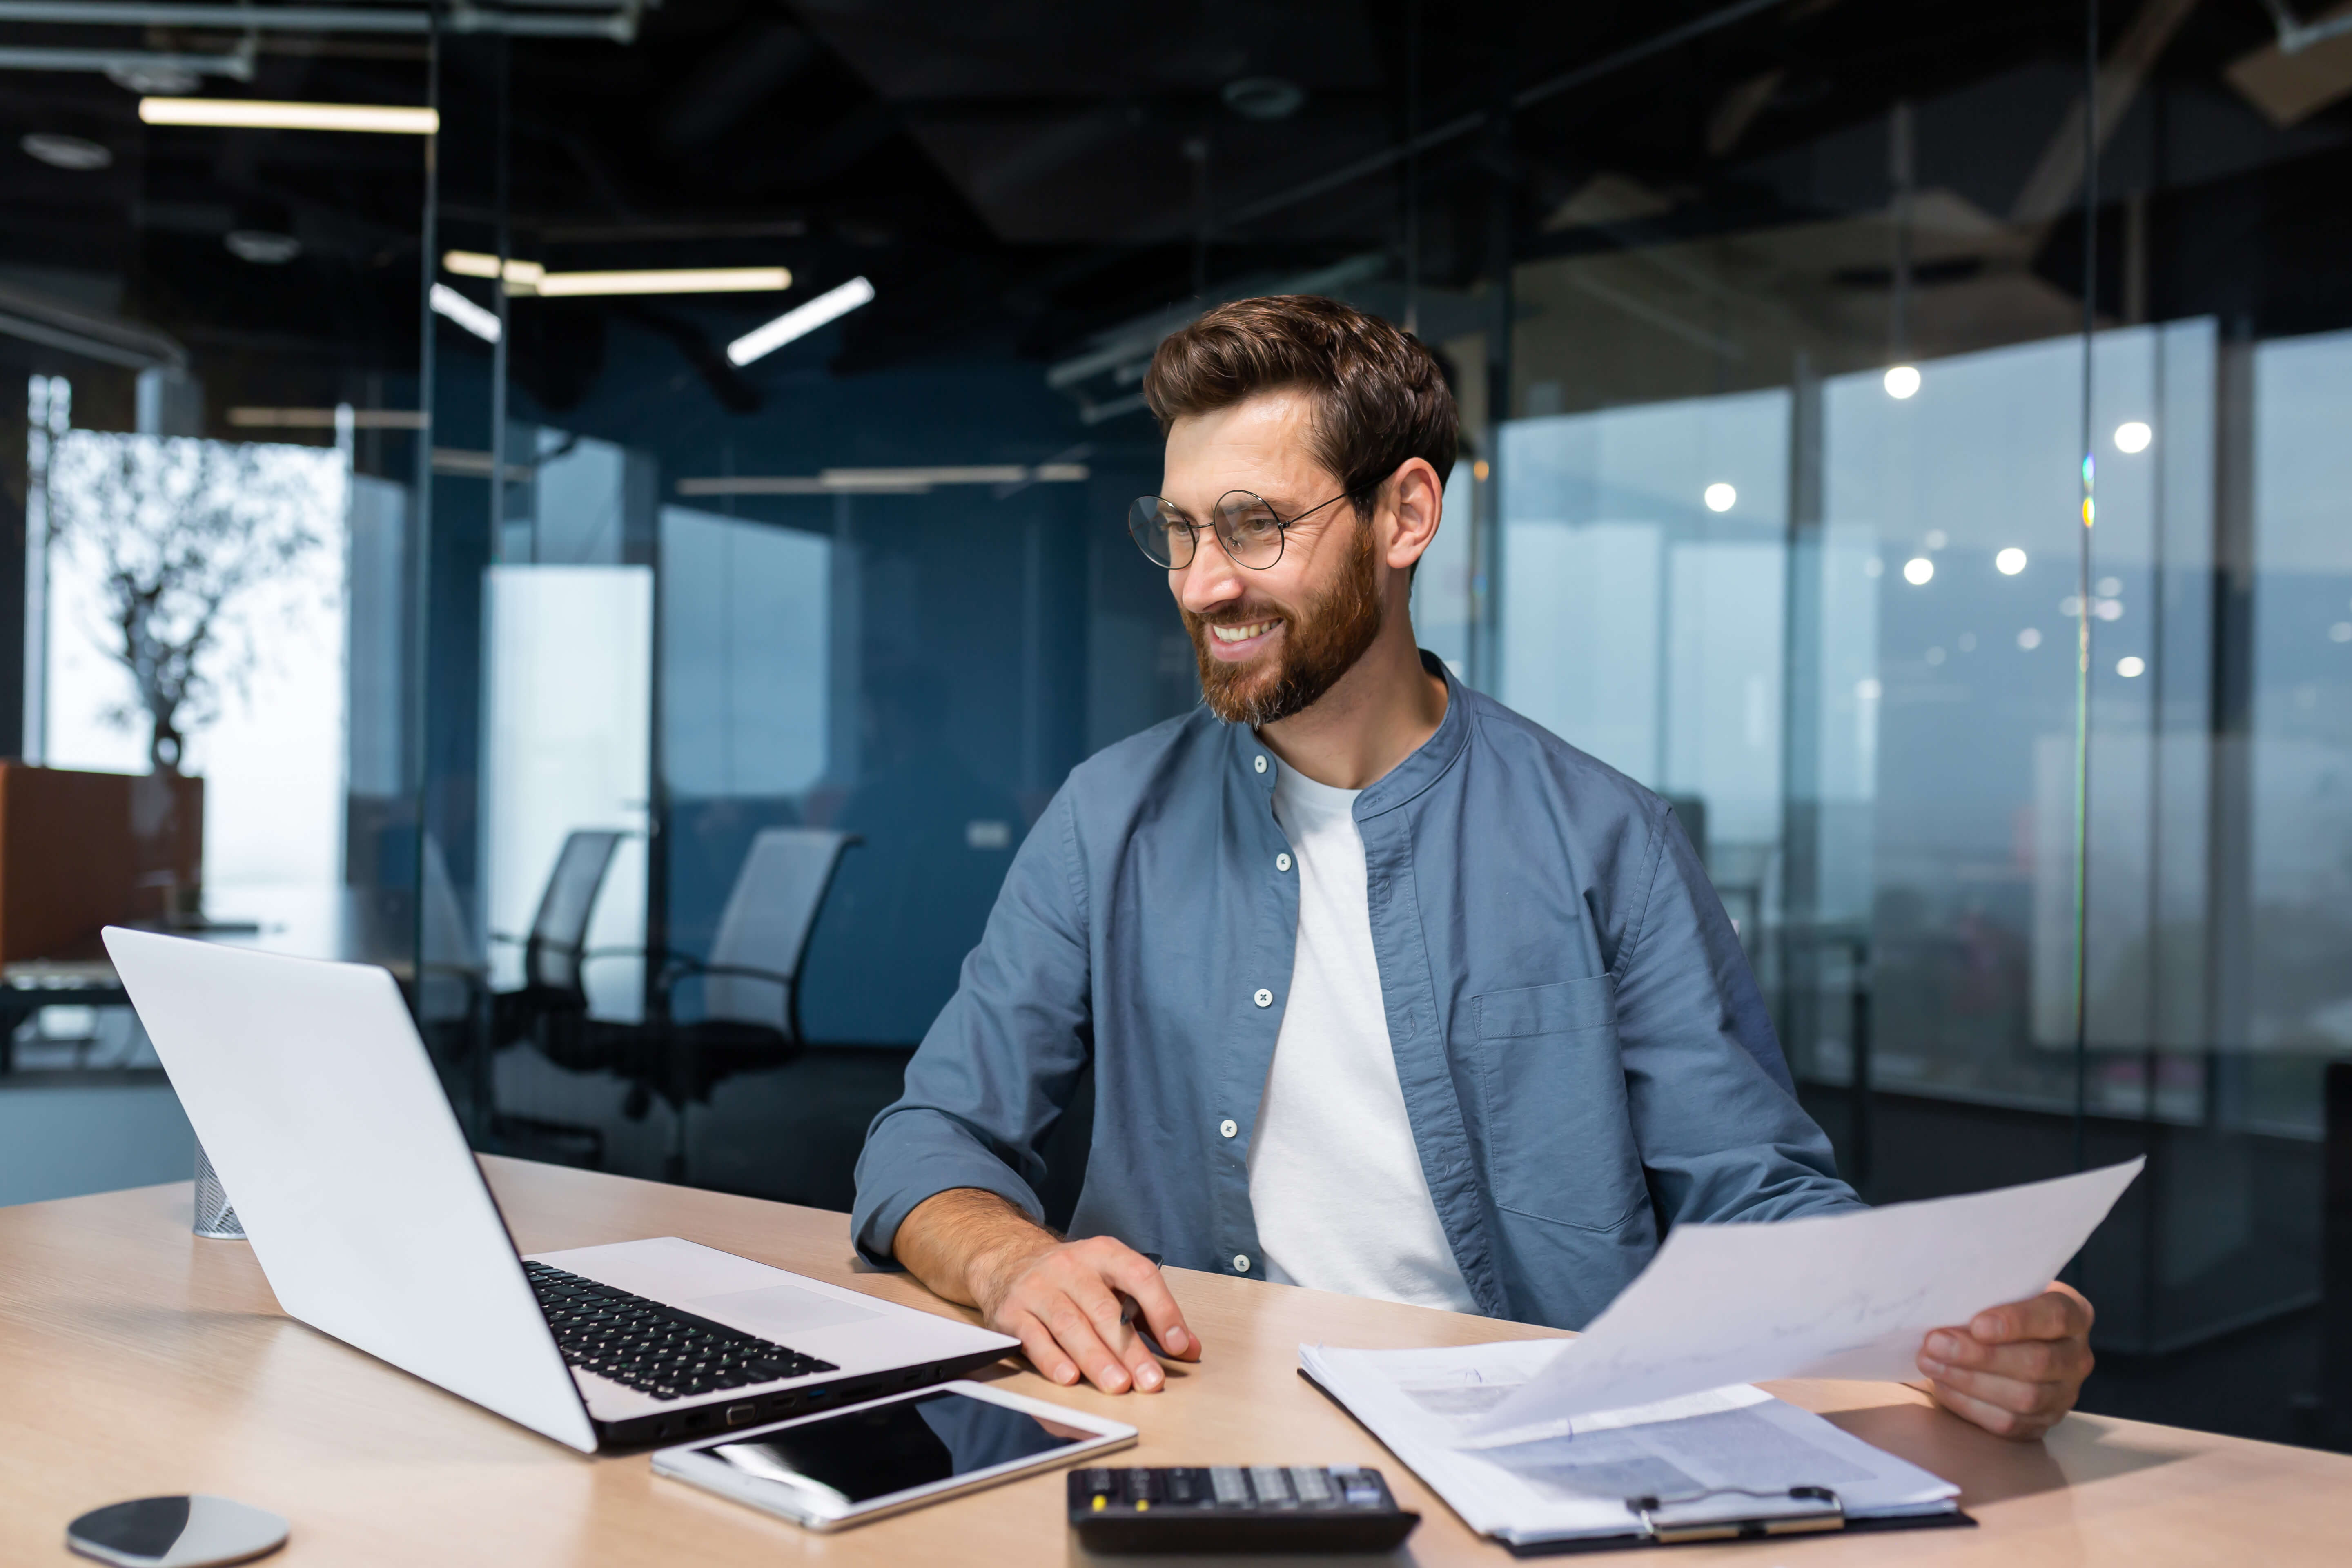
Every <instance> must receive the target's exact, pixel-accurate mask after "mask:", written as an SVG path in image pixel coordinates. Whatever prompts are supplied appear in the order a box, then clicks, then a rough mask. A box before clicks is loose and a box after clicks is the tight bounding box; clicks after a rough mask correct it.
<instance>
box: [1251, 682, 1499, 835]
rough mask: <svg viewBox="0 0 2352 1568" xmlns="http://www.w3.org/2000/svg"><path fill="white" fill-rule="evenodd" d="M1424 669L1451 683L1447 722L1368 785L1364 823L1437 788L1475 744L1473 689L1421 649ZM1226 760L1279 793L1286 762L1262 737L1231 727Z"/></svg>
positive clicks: (1359, 808)
mask: <svg viewBox="0 0 2352 1568" xmlns="http://www.w3.org/2000/svg"><path fill="white" fill-rule="evenodd" d="M1421 665H1422V668H1423V669H1426V670H1428V671H1429V673H1430V674H1432V675H1434V676H1436V677H1437V678H1438V679H1441V680H1443V681H1444V682H1445V717H1444V718H1443V719H1441V720H1439V721H1438V724H1437V732H1436V733H1435V734H1433V735H1432V736H1430V738H1429V739H1428V740H1426V741H1423V742H1422V743H1421V744H1420V745H1419V746H1416V747H1415V748H1413V750H1412V752H1411V754H1409V755H1408V756H1407V757H1406V758H1405V759H1404V761H1402V762H1401V763H1398V764H1397V765H1396V766H1394V767H1392V768H1391V769H1390V770H1389V771H1388V772H1387V773H1384V774H1382V775H1381V777H1379V778H1377V779H1375V780H1373V781H1372V782H1371V783H1370V784H1368V785H1366V786H1365V788H1364V790H1363V793H1362V794H1361V795H1358V796H1357V797H1356V816H1357V819H1358V820H1359V821H1360V820H1362V819H1363V818H1365V817H1367V816H1374V815H1376V814H1378V813H1380V812H1383V811H1389V810H1392V809H1394V808H1395V807H1397V806H1400V805H1404V804H1405V803H1406V802H1407V801H1409V800H1412V798H1413V797H1414V796H1416V795H1419V794H1421V792H1422V791H1423V790H1425V789H1427V788H1428V787H1429V786H1430V785H1431V784H1435V783H1436V782H1437V781H1438V779H1439V777H1440V776H1442V775H1443V774H1444V772H1445V770H1446V769H1447V768H1449V767H1451V766H1453V765H1454V758H1456V757H1458V756H1460V755H1461V754H1462V748H1463V747H1464V746H1465V745H1467V744H1469V743H1470V715H1469V711H1468V698H1469V689H1468V688H1467V687H1465V686H1464V685H1463V684H1462V683H1461V682H1460V681H1458V680H1456V679H1454V672H1453V671H1452V670H1450V669H1448V668H1445V661H1444V659H1441V658H1438V657H1437V656H1436V655H1435V654H1433V653H1432V652H1430V651H1429V650H1428V649H1427V648H1423V649H1422V650H1421ZM1225 732H1226V755H1227V757H1228V758H1229V759H1230V762H1231V765H1232V766H1233V767H1234V768H1237V769H1239V770H1240V772H1241V773H1242V775H1243V777H1244V778H1246V779H1247V780H1249V781H1250V782H1251V783H1252V784H1256V785H1257V786H1258V789H1259V790H1260V791H1261V792H1262V793H1263V794H1265V795H1269V796H1271V795H1273V794H1274V784H1275V780H1276V778H1277V777H1278V776H1279V775H1280V773H1281V770H1282V760H1281V759H1280V758H1278V757H1276V755H1275V754H1274V749H1273V748H1272V747H1270V746H1268V745H1267V744H1266V743H1265V742H1264V741H1262V740H1260V739H1258V736H1257V732H1256V731H1254V730H1252V729H1251V728H1250V727H1249V726H1248V725H1246V724H1228V725H1226V726H1225Z"/></svg>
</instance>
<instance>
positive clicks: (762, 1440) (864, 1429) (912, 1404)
mask: <svg viewBox="0 0 2352 1568" xmlns="http://www.w3.org/2000/svg"><path fill="white" fill-rule="evenodd" d="M1134 1441H1135V1428H1134V1427H1132V1426H1125V1425H1122V1424H1121V1423H1119V1422H1117V1421H1106V1420H1104V1419H1103V1418H1102V1417H1100V1416H1098V1415H1086V1414H1084V1413H1082V1412H1080V1411H1076V1410H1065V1409H1063V1408H1062V1407H1061V1406H1060V1405H1047V1404H1045V1402H1044V1401H1042V1400H1036V1399H1027V1398H1024V1397H1023V1396H1022V1395H1020V1394H1005V1393H1003V1392H1001V1391H999V1390H997V1389H994V1388H991V1387H989V1386H988V1385H987V1384H979V1383H965V1382H961V1381H958V1382H954V1383H942V1384H938V1385H936V1386H934V1387H931V1388H925V1389H919V1390H916V1391H914V1392H912V1393H908V1394H892V1395H891V1396H890V1397H889V1398H887V1399H876V1400H871V1401H868V1402H867V1403H866V1404H863V1405H845V1406H843V1407H842V1408H841V1409H839V1410H834V1411H828V1412H826V1413H825V1414H824V1415H803V1416H802V1417H800V1418H799V1419H798V1420H794V1421H782V1422H778V1423H777V1424H776V1425H774V1426H758V1427H753V1428H751V1429H750V1430H748V1431H743V1432H733V1433H730V1434H728V1435H727V1436H723V1437H708V1438H704V1439H703V1440H701V1441H699V1442H695V1443H684V1444H680V1445H679V1446H678V1447H674V1448H664V1449H661V1450H660V1451H659V1452H657V1453H656V1454H655V1455H654V1470H655V1473H656V1474H657V1475H664V1476H668V1477H670V1478H671V1479H674V1480H681V1481H687V1482H690V1483H691V1484H693V1485H695V1486H698V1487H702V1488H705V1489H709V1490H710V1491H714V1492H717V1493H718V1494H719V1496H721V1497H725V1498H732V1499H733V1500H735V1501H737V1502H740V1503H748V1504H750V1505H751V1507H753V1508H756V1509H759V1510H762V1511H763V1512H767V1513H772V1514H775V1515H776V1516H778V1517H779V1518H782V1519H789V1520H791V1521H793V1523H795V1524H800V1525H805V1526H807V1527H808V1528H809V1529H811V1530H840V1529H844V1528H845V1527H846V1526H849V1525H853V1524H863V1523H865V1522H866V1521H867V1520H869V1519H879V1518H881V1517H882V1516H883V1515H884V1514H887V1513H898V1512H900V1511H902V1510H906V1509H910V1508H919V1507H921V1506H922V1505H923V1504H925V1503H927V1502H932V1501H936V1500H939V1499H940V1498H945V1497H953V1496H955V1495H956V1494H957V1493H958V1492H968V1491H971V1490H973V1489H977V1488H980V1487H985V1486H992V1485H993V1484H994V1483H996V1482H998V1481H1002V1480H1007V1479H1011V1478H1013V1477H1014V1476H1019V1475H1025V1474H1027V1473H1028V1472H1029V1471H1031V1470H1039V1469H1047V1468H1054V1467H1056V1466H1061V1465H1066V1464H1069V1463H1070V1462H1071V1461H1073V1460H1075V1459H1079V1458H1086V1457H1088V1456H1091V1455H1095V1454H1101V1453H1108V1451H1110V1450H1111V1449H1114V1448H1124V1447H1127V1446H1128V1445H1129V1444H1130V1443H1133V1442H1134Z"/></svg>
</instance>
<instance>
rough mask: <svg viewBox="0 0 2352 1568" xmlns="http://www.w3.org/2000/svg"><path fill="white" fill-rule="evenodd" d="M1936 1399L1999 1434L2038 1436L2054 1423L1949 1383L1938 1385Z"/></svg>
mask: <svg viewBox="0 0 2352 1568" xmlns="http://www.w3.org/2000/svg"><path fill="white" fill-rule="evenodd" d="M1935 1394H1936V1402H1937V1404H1939V1405H1942V1406H1943V1407H1944V1408H1945V1409H1947V1410H1949V1411H1950V1412H1951V1413H1952V1414H1953V1415H1958V1416H1959V1417H1960V1418H1961V1419H1962V1420H1965V1421H1972V1422H1974V1423H1976V1425H1978V1426H1981V1427H1983V1428H1984V1429H1985V1430H1986V1431H1988V1432H1990V1433H1991V1434H1992V1435H1993V1436H1996V1437H2016V1438H2025V1437H2036V1436H2041V1435H2042V1433H2043V1432H2045V1431H2048V1430H2049V1428H2050V1423H2048V1422H2046V1421H2039V1420H2036V1419H2034V1418H2032V1417H2030V1416H2025V1415H2019V1414H2018V1413H2017V1412H2016V1411H2014V1410H2006V1409H2003V1408H2002V1407H2001V1406H2000V1405H1993V1404H1990V1403H1988V1402H1987V1401H1985V1400H1981V1399H1978V1398H1976V1397H1974V1396H1973V1395H1970V1394H1963V1393H1961V1392H1959V1391H1958V1389H1955V1388H1952V1387H1950V1386H1949V1385H1948V1384H1943V1383H1937V1384H1936V1385H1935Z"/></svg>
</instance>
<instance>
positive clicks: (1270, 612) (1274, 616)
mask: <svg viewBox="0 0 2352 1568" xmlns="http://www.w3.org/2000/svg"><path fill="white" fill-rule="evenodd" d="M1184 618H1185V619H1186V620H1189V621H1191V622H1192V623H1193V624H1194V625H1195V626H1255V625H1256V624H1257V623H1258V622H1260V621H1281V622H1284V623H1286V624H1287V623H1288V622H1289V620H1290V618H1291V616H1290V612H1289V611H1287V610H1280V609H1276V608H1275V607H1274V606H1273V605H1263V606H1260V605H1244V606H1243V607H1241V608H1239V609H1236V608H1234V606H1232V605H1227V606H1226V607H1225V608H1223V609H1222V610H1214V611H1212V612H1211V613H1210V614H1208V615H1205V616H1198V615H1194V614H1193V613H1192V611H1190V610H1187V611H1185V612H1184Z"/></svg>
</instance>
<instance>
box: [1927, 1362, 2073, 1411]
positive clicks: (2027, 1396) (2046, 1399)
mask: <svg viewBox="0 0 2352 1568" xmlns="http://www.w3.org/2000/svg"><path fill="white" fill-rule="evenodd" d="M1929 1375H1930V1376H1932V1377H1933V1378H1934V1379H1935V1382H1936V1384H1937V1386H1939V1387H1943V1388H1948V1389H1952V1390H1954V1391H1956V1392H1958V1393H1960V1394H1966V1395H1968V1396H1969V1398H1970V1399H1973V1400H1976V1401H1978V1402H1979V1403H1980V1404H1984V1405H1990V1406H1992V1407H1994V1408H1996V1409H2000V1410H2006V1411H2008V1412H2009V1413H2010V1414H2011V1415H2050V1416H2052V1417H2053V1418H2055V1417H2056V1416H2058V1415H2063V1414H2064V1413H2065V1411H2064V1405H2063V1399H2062V1397H2061V1389H2060V1385H2058V1384H2050V1383H2030V1382H2026V1381H2023V1380H2021V1379H2019V1378H2014V1377H2002V1376H2000V1374H1999V1373H1990V1372H1975V1371H1971V1370H1969V1368H1967V1367H1958V1366H1956V1367H1948V1368H1947V1369H1945V1370H1944V1371H1942V1372H1940V1373H1930V1374H1929Z"/></svg>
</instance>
